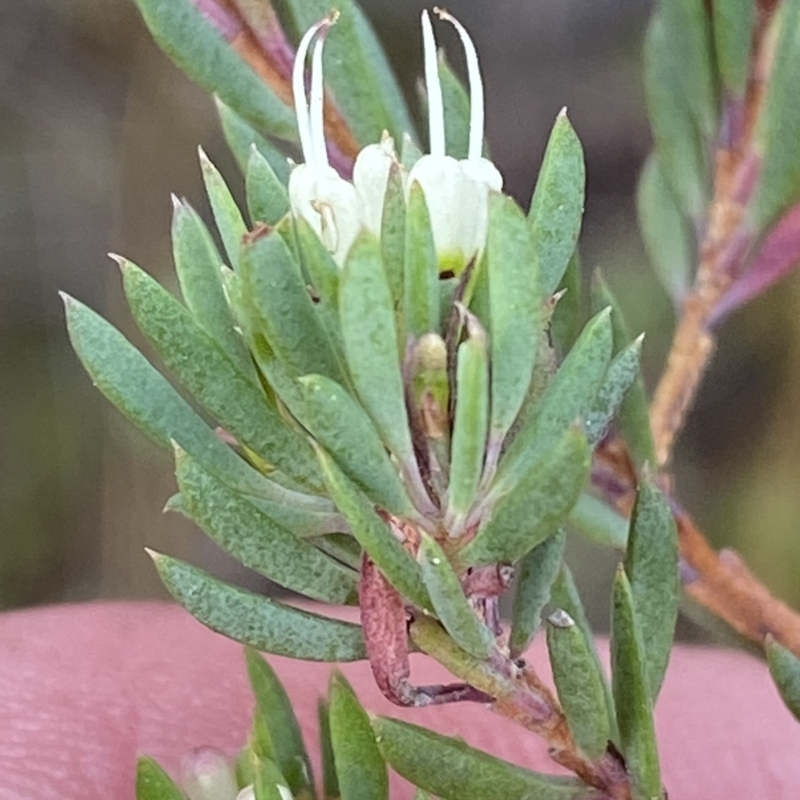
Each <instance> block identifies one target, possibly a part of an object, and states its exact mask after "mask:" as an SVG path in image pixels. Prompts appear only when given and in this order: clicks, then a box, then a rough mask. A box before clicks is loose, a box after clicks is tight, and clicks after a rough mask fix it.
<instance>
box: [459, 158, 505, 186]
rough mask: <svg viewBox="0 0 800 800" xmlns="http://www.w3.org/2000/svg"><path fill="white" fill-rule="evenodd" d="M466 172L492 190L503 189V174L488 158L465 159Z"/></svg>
mask: <svg viewBox="0 0 800 800" xmlns="http://www.w3.org/2000/svg"><path fill="white" fill-rule="evenodd" d="M461 168H462V169H463V170H464V173H465V174H466V175H467V176H468V177H469V178H471V179H472V180H474V181H476V182H478V183H483V184H484V185H485V186H486V188H487V189H489V190H490V191H492V192H499V191H502V189H503V176H502V175H501V174H500V170H498V169H497V167H496V166H495V165H494V164H492V162H491V161H489V159H488V158H475V159H472V158H470V159H464V160H463V161H462V162H461Z"/></svg>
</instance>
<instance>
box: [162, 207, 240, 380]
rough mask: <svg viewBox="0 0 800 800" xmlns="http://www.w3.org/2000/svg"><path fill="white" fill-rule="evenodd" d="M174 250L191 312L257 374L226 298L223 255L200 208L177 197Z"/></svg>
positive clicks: (229, 352) (232, 355) (230, 353)
mask: <svg viewBox="0 0 800 800" xmlns="http://www.w3.org/2000/svg"><path fill="white" fill-rule="evenodd" d="M172 253H173V257H174V259H175V270H176V272H177V273H178V281H179V282H180V286H181V292H182V294H183V299H184V300H185V301H186V305H187V306H188V307H189V310H190V311H191V312H192V316H193V317H194V318H195V320H196V321H197V323H198V324H199V325H200V327H201V328H202V329H203V330H204V331H205V332H206V333H207V334H208V335H209V336H211V337H212V338H213V339H214V340H215V341H216V342H217V344H219V346H220V347H221V348H222V349H223V350H224V351H225V353H227V355H228V357H229V358H230V359H231V360H232V361H233V362H234V363H236V364H237V365H238V366H239V368H240V370H241V371H242V372H244V374H245V375H251V376H253V377H255V373H254V371H253V364H252V362H251V360H250V356H249V355H248V354H247V350H246V348H245V347H244V344H243V342H242V337H241V336H240V335H239V334H238V333H237V332H236V330H235V328H234V322H233V316H232V315H231V311H230V308H229V307H228V302H227V300H226V299H225V292H224V290H223V288H222V279H221V277H220V267H221V265H222V257H221V256H220V254H219V252H218V251H217V247H216V245H215V244H214V240H213V239H212V238H211V234H210V233H209V232H208V228H206V226H205V223H204V222H203V220H202V219H200V217H199V215H198V214H197V212H196V211H195V210H194V209H193V208H192V207H191V206H189V205H188V204H187V203H180V202H177V201H175V210H174V213H173V217H172Z"/></svg>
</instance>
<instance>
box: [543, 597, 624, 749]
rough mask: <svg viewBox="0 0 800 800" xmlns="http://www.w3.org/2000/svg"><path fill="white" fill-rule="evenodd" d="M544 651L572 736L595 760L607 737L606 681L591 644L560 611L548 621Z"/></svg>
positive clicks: (566, 614)
mask: <svg viewBox="0 0 800 800" xmlns="http://www.w3.org/2000/svg"><path fill="white" fill-rule="evenodd" d="M547 650H548V653H549V654H550V665H551V666H552V668H553V680H554V681H555V684H556V689H558V698H559V700H560V701H561V705H562V707H563V709H564V713H565V714H566V715H567V721H568V722H569V727H570V730H571V731H572V735H573V736H574V737H575V741H576V742H577V744H578V746H579V747H580V748H581V749H582V750H583V752H584V753H586V755H587V756H589V758H592V759H596V758H599V757H600V756H601V755H602V754H603V753H604V752H605V750H606V746H607V745H608V741H609V739H610V738H611V725H610V723H609V719H608V712H607V709H606V680H605V677H604V675H603V674H602V672H600V671H598V665H597V659H596V657H595V653H594V648H593V647H592V645H591V643H590V642H588V641H587V640H586V637H585V636H584V635H583V632H582V631H581V629H580V628H579V627H578V626H577V625H576V624H575V621H574V620H573V619H572V617H570V615H569V614H568V613H567V612H566V611H564V610H563V609H558V610H556V611H555V612H554V613H553V614H552V615H551V616H550V618H549V619H548V624H547Z"/></svg>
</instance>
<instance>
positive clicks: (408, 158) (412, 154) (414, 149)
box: [400, 133, 422, 170]
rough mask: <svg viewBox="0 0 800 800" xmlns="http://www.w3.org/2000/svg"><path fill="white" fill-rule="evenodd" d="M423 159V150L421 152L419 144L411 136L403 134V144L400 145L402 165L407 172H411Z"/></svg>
mask: <svg viewBox="0 0 800 800" xmlns="http://www.w3.org/2000/svg"><path fill="white" fill-rule="evenodd" d="M421 158H422V150H420V147H419V145H418V144H417V142H416V141H415V140H414V139H413V138H412V137H411V136H410V135H409V134H407V133H405V134H403V140H402V144H401V145H400V163H401V164H402V165H403V166H404V167H405V168H406V169H407V170H410V169H411V167H413V166H414V164H416V163H417V161H419V160H420V159H421Z"/></svg>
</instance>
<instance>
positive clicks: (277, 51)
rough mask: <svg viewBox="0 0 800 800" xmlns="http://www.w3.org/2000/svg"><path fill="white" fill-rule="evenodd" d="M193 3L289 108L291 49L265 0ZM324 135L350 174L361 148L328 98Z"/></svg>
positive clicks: (334, 159) (333, 155)
mask: <svg viewBox="0 0 800 800" xmlns="http://www.w3.org/2000/svg"><path fill="white" fill-rule="evenodd" d="M193 2H194V4H195V5H196V6H197V8H198V10H199V11H200V12H201V13H202V14H203V15H204V16H205V17H206V19H207V20H208V21H209V22H211V24H212V25H213V26H214V27H215V28H216V29H217V31H219V33H220V35H222V36H223V37H224V38H225V39H226V41H228V42H229V44H230V45H231V47H232V48H233V49H234V50H236V52H237V53H238V54H239V55H240V56H241V57H242V58H243V59H244V60H245V61H246V62H247V63H248V64H249V65H250V67H251V68H252V69H253V71H254V72H256V73H257V74H258V75H259V76H260V77H261V79H262V80H263V81H264V82H265V83H266V84H267V85H268V86H269V87H270V88H271V89H272V91H273V92H275V94H276V95H277V96H278V97H279V98H280V99H281V100H283V102H284V103H286V104H287V105H292V104H293V102H294V97H293V95H292V63H293V60H294V48H293V47H292V45H291V44H290V43H289V40H288V39H287V38H286V34H285V33H284V31H283V28H282V27H281V24H280V21H279V20H278V17H277V14H276V13H275V11H274V9H273V8H272V6H271V4H270V3H269V2H266V0H264V2H258V3H254V2H253V0H193ZM325 134H326V140H327V142H328V144H329V146H330V147H331V153H330V156H331V161H332V163H333V164H334V165H335V166H336V167H337V168H338V169H339V170H340V171H341V172H342V173H343V174H349V172H350V170H351V169H352V162H353V160H354V159H355V157H356V155H358V151H359V150H360V149H361V147H360V144H359V142H358V141H357V140H356V138H355V136H354V134H353V132H352V131H351V130H350V126H349V125H348V124H347V121H346V120H345V119H344V117H342V115H341V113H340V112H339V109H338V108H337V107H336V104H335V102H334V101H333V98H331V97H327V98H326V102H325Z"/></svg>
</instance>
